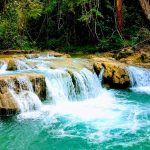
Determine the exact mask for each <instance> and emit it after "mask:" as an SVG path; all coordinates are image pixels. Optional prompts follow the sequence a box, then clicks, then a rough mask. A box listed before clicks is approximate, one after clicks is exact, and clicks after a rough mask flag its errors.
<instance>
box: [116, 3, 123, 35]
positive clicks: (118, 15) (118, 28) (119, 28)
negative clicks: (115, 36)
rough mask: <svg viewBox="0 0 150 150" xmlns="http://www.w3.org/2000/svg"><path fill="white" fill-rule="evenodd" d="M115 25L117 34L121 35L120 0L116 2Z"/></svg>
mask: <svg viewBox="0 0 150 150" xmlns="http://www.w3.org/2000/svg"><path fill="white" fill-rule="evenodd" d="M116 23H117V30H118V32H119V33H122V29H123V16H122V0H116Z"/></svg>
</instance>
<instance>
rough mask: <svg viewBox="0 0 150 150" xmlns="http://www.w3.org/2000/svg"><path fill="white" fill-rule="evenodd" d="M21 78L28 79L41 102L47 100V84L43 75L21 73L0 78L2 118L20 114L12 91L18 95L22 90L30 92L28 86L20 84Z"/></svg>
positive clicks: (0, 109)
mask: <svg viewBox="0 0 150 150" xmlns="http://www.w3.org/2000/svg"><path fill="white" fill-rule="evenodd" d="M20 77H27V78H28V79H29V81H30V82H31V83H32V86H33V91H34V92H35V94H36V95H37V96H38V97H39V98H40V99H41V100H45V99H46V83H45V77H44V76H43V75H41V74H36V73H20V74H15V75H5V76H0V116H11V115H14V114H16V113H18V112H19V107H18V105H17V103H16V100H15V99H14V97H13V95H12V94H11V92H10V89H13V90H14V91H15V92H16V94H19V93H20V92H21V91H22V90H28V85H26V84H24V83H23V84H20V82H19V81H18V78H20ZM10 86H12V87H10Z"/></svg>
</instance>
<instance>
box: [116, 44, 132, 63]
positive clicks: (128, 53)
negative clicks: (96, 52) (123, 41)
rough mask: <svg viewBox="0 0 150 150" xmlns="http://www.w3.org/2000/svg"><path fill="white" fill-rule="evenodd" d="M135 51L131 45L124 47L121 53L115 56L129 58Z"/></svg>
mask: <svg viewBox="0 0 150 150" xmlns="http://www.w3.org/2000/svg"><path fill="white" fill-rule="evenodd" d="M133 53H134V51H133V50H132V48H131V47H128V48H124V49H122V50H121V51H120V52H119V53H117V54H116V55H115V58H116V59H117V60H119V59H121V58H127V57H128V56H131V55H132V54H133Z"/></svg>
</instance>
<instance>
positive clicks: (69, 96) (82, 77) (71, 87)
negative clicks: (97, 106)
mask: <svg viewBox="0 0 150 150" xmlns="http://www.w3.org/2000/svg"><path fill="white" fill-rule="evenodd" d="M43 72H44V74H45V76H46V84H47V91H48V92H47V93H48V99H51V100H53V101H54V102H55V103H57V102H62V101H79V100H83V99H89V98H93V97H96V96H98V95H99V93H100V91H101V89H102V88H101V83H100V81H99V79H98V77H97V76H96V74H94V73H92V72H91V71H89V70H88V69H86V68H84V69H82V70H81V71H73V70H66V69H46V70H45V71H43Z"/></svg>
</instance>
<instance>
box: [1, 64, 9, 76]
mask: <svg viewBox="0 0 150 150" xmlns="http://www.w3.org/2000/svg"><path fill="white" fill-rule="evenodd" d="M7 66H8V64H7V63H6V62H4V63H1V64H0V73H3V72H5V71H6V69H7Z"/></svg>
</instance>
